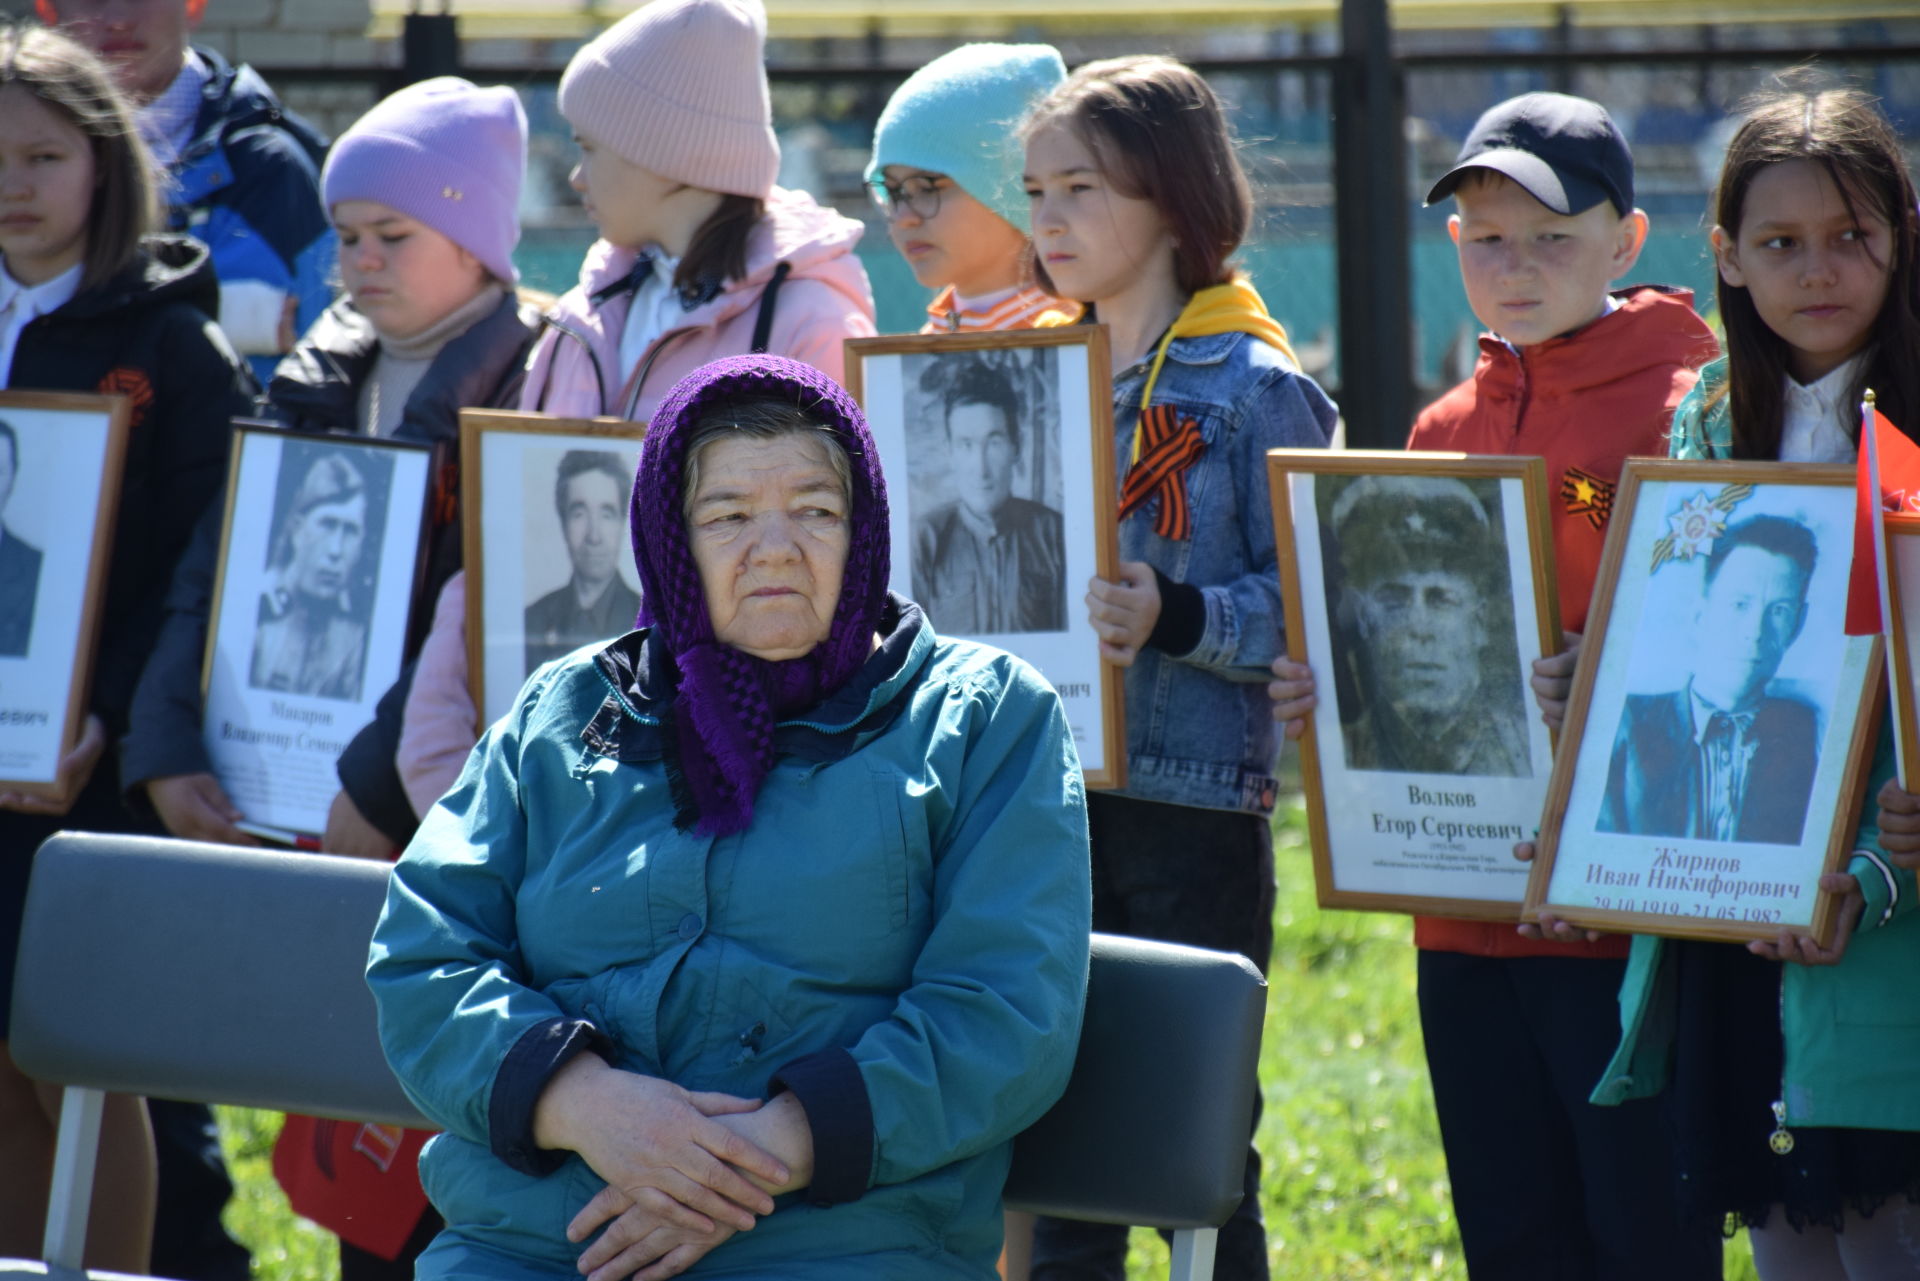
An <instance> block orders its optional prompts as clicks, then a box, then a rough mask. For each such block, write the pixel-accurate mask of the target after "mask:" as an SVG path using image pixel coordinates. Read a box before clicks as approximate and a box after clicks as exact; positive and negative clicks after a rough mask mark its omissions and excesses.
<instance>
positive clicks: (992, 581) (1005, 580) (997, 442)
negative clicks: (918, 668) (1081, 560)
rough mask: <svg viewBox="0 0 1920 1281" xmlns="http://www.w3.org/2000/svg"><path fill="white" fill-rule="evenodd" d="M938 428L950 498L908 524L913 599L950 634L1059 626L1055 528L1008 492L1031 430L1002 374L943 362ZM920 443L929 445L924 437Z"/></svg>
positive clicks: (972, 363) (1061, 544) (1059, 536)
mask: <svg viewBox="0 0 1920 1281" xmlns="http://www.w3.org/2000/svg"><path fill="white" fill-rule="evenodd" d="M951 359H953V360H954V361H955V362H956V364H955V367H954V368H953V369H951V370H943V371H941V373H942V374H944V375H945V376H946V382H945V390H944V392H943V393H942V395H941V399H940V407H941V419H942V421H943V423H944V425H945V432H944V439H943V440H941V441H940V443H942V444H944V445H945V447H946V452H947V458H948V462H949V467H950V470H949V472H948V475H949V476H950V478H951V480H952V484H953V492H954V499H953V501H952V502H949V503H946V504H943V505H941V506H939V507H937V508H935V509H934V510H933V511H931V512H929V513H927V514H926V515H925V516H924V517H922V518H920V519H919V520H917V521H916V522H915V526H914V531H913V566H912V572H913V595H914V599H915V600H917V601H918V602H919V603H920V605H921V607H922V608H923V609H925V610H926V611H927V617H928V618H929V619H930V620H931V621H932V622H933V625H934V626H935V627H938V628H940V629H941V630H943V631H947V632H953V633H957V634H960V635H969V634H980V633H986V634H989V635H991V634H993V633H998V632H1057V631H1063V630H1065V628H1066V626H1067V561H1066V532H1065V522H1064V521H1063V520H1062V519H1061V515H1060V513H1059V512H1057V511H1055V510H1054V509H1053V508H1051V507H1049V506H1047V505H1046V504H1045V503H1039V502H1035V501H1033V500H1032V499H1029V498H1022V497H1020V496H1019V495H1017V494H1015V493H1014V492H1013V488H1014V476H1015V473H1016V471H1017V469H1018V468H1019V466H1020V462H1021V458H1022V456H1023V453H1024V451H1025V450H1026V449H1027V448H1028V447H1029V446H1030V445H1031V444H1032V443H1033V442H1032V441H1031V439H1030V437H1031V432H1030V431H1029V430H1028V428H1029V427H1030V426H1031V424H1029V423H1027V422H1026V418H1027V414H1026V411H1025V407H1024V406H1023V405H1022V403H1021V397H1020V395H1019V393H1018V392H1017V391H1016V389H1015V387H1014V384H1013V381H1012V379H1011V378H1010V377H1009V376H1008V374H1007V372H1006V370H1005V369H1003V368H1000V367H998V366H995V365H991V364H988V363H987V362H985V361H983V360H978V359H964V360H963V359H961V358H957V357H956V358H951ZM928 443H929V444H932V443H933V438H932V437H931V436H930V437H929V440H928Z"/></svg>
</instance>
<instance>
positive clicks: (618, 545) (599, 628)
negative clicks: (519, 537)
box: [526, 449, 640, 672]
mask: <svg viewBox="0 0 1920 1281" xmlns="http://www.w3.org/2000/svg"><path fill="white" fill-rule="evenodd" d="M632 485H633V463H632V462H631V461H629V460H628V459H627V458H625V457H623V456H621V455H620V454H616V453H613V452H612V451H610V450H592V449H570V450H568V451H567V452H566V453H565V454H564V455H562V456H561V459H560V466H559V468H558V470H557V471H556V472H555V473H554V481H553V505H554V507H555V509H556V510H557V511H558V513H559V516H560V534H561V536H562V537H563V538H565V539H566V543H567V563H568V565H569V566H570V573H569V575H568V578H567V581H566V582H565V583H564V584H562V585H561V586H559V587H557V588H555V589H554V590H553V591H550V592H548V593H547V594H546V595H544V596H542V597H540V598H539V599H538V600H536V601H534V602H533V603H532V604H531V605H529V606H527V614H526V637H527V671H529V672H531V671H532V670H533V669H534V668H536V667H538V666H540V664H542V663H545V662H548V661H550V660H552V659H556V658H559V657H560V656H561V655H562V654H571V653H572V652H573V651H574V650H576V649H579V648H580V647H581V646H582V645H586V644H589V643H591V642H593V641H607V640H612V639H613V638H614V637H616V636H624V635H625V634H626V633H628V632H630V631H632V630H633V621H634V616H635V615H636V614H638V613H639V612H640V593H638V592H636V591H634V590H633V588H631V587H629V586H627V584H626V583H625V581H623V580H622V579H621V577H620V562H621V561H623V560H626V559H627V556H628V547H627V491H628V490H629V489H630V488H631V487H632ZM529 516H532V513H529ZM526 542H527V546H528V547H529V548H534V547H538V546H541V545H542V541H541V540H540V539H537V538H534V537H529V538H528V539H527V540H526ZM548 581H549V582H551V581H552V580H551V579H549V580H548Z"/></svg>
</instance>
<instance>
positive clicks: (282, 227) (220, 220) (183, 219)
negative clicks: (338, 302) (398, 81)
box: [164, 49, 335, 385]
mask: <svg viewBox="0 0 1920 1281" xmlns="http://www.w3.org/2000/svg"><path fill="white" fill-rule="evenodd" d="M195 52H196V53H198V54H199V55H200V57H201V58H202V59H204V60H205V61H206V64H207V67H208V68H209V70H210V71H211V72H212V74H211V75H210V76H209V78H208V80H207V83H206V87H205V88H204V89H203V90H202V91H201V101H200V114H199V117H198V118H197V119H196V120H195V121H194V125H193V135H192V137H191V138H190V139H189V140H188V141H187V144H186V145H185V146H184V147H182V148H181V149H180V155H179V157H178V159H176V160H175V161H174V163H173V165H172V168H171V170H170V171H169V172H170V175H171V178H172V182H171V184H170V185H169V187H168V189H167V191H166V192H165V193H164V194H165V198H166V201H167V220H168V224H169V225H170V226H171V227H172V229H173V230H175V231H185V232H189V233H191V234H192V235H193V236H194V237H196V238H197V239H199V240H201V241H204V242H205V243H206V245H207V247H208V248H209V249H211V250H212V251H213V269H214V273H215V274H216V275H218V276H219V278H220V325H221V328H223V329H224V330H226V333H227V337H228V338H229V340H231V341H232V343H233V345H234V347H235V349H236V350H238V351H239V352H240V353H241V354H242V355H244V356H246V357H247V358H248V359H249V360H250V361H251V362H252V364H253V370H254V375H255V376H256V377H257V378H258V379H259V380H260V382H261V383H262V384H263V385H264V384H265V383H266V382H267V380H268V379H270V378H272V377H273V368H274V365H275V364H276V363H277V362H278V361H279V358H280V352H281V348H280V345H279V339H278V332H279V328H280V308H281V306H282V305H283V304H284V302H285V300H286V299H287V297H289V296H291V297H292V298H293V299H294V301H295V314H294V323H293V332H294V333H296V334H303V333H305V332H306V331H307V326H309V325H311V324H312V323H313V322H314V321H315V320H318V319H319V318H320V313H321V312H323V311H325V310H326V309H327V304H328V303H330V302H331V301H332V300H333V286H332V284H331V281H332V279H333V276H334V253H335V249H334V237H333V227H332V224H331V223H330V222H329V220H328V218H327V211H326V209H325V208H324V207H323V206H322V205H321V202H320V162H321V160H322V158H323V157H324V156H325V154H326V149H327V141H326V139H325V138H324V137H322V136H321V135H320V134H319V133H317V132H316V131H315V130H314V129H313V127H312V126H311V125H309V124H307V122H306V121H304V120H302V119H300V117H298V116H296V115H294V114H292V113H291V112H289V111H287V110H286V108H284V107H282V106H281V105H280V100H279V99H278V98H276V97H274V95H273V90H271V89H269V88H267V84H266V81H264V80H262V79H261V78H260V76H259V74H258V73H256V72H255V71H254V70H253V68H252V67H248V66H239V67H235V66H232V65H231V64H229V63H228V62H227V61H226V60H225V59H223V58H222V57H221V56H220V55H219V54H217V53H215V52H213V51H212V50H210V49H196V50H195Z"/></svg>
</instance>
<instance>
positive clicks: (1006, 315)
mask: <svg viewBox="0 0 1920 1281" xmlns="http://www.w3.org/2000/svg"><path fill="white" fill-rule="evenodd" d="M1079 310H1080V307H1079V304H1078V303H1072V302H1067V301H1065V300H1064V299H1060V298H1055V297H1054V296H1053V295H1052V294H1050V293H1047V292H1046V291H1045V290H1043V289H1040V288H1037V287H1035V286H1033V285H1022V286H1021V287H1020V288H1018V289H1016V290H1014V291H1013V292H1012V293H1010V294H1006V295H1003V296H1001V297H1000V298H998V299H996V300H995V301H994V302H993V303H991V304H990V305H988V306H985V307H976V306H974V305H972V304H962V303H961V302H959V300H958V299H957V298H956V297H955V295H954V292H953V286H952V285H948V286H947V287H946V288H945V289H942V290H941V291H940V296H939V297H937V298H935V299H934V300H933V301H932V302H931V303H928V304H927V323H926V324H925V325H923V326H921V328H920V332H921V333H923V334H948V333H975V332H978V331H981V330H989V329H1033V328H1036V327H1038V326H1039V325H1040V324H1041V322H1042V321H1043V320H1047V319H1049V318H1055V319H1053V321H1052V323H1054V324H1061V323H1069V324H1070V323H1072V321H1073V320H1074V318H1076V317H1077V316H1078V314H1079ZM1057 317H1064V318H1065V319H1064V320H1061V319H1057Z"/></svg>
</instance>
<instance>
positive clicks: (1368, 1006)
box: [220, 801, 1754, 1281]
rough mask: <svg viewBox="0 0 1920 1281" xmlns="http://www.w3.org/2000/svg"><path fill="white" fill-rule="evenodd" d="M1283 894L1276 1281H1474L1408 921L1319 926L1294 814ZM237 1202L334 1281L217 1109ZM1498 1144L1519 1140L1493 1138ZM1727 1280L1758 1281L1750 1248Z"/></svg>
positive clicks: (1272, 1026)
mask: <svg viewBox="0 0 1920 1281" xmlns="http://www.w3.org/2000/svg"><path fill="white" fill-rule="evenodd" d="M1274 841H1275V851H1276V855H1277V858H1276V866H1277V873H1278V879H1279V883H1280V886H1279V895H1278V901H1277V903H1276V906H1275V911H1274V955H1273V966H1272V972H1271V984H1272V990H1271V992H1270V993H1269V996H1268V1000H1267V1025H1266V1040H1265V1043H1264V1045H1263V1047H1262V1050H1261V1055H1260V1059H1261V1076H1260V1079H1261V1084H1262V1086H1263V1088H1264V1091H1265V1095H1266V1112H1265V1115H1264V1116H1263V1118H1262V1119H1261V1123H1260V1133H1259V1137H1258V1143H1259V1147H1260V1151H1261V1155H1262V1156H1263V1157H1264V1158H1265V1161H1266V1172H1265V1178H1264V1181H1263V1192H1264V1201H1265V1205H1264V1209H1265V1212H1266V1219H1267V1231H1268V1243H1269V1247H1270V1249H1271V1251H1272V1255H1273V1275H1274V1276H1275V1278H1277V1279H1279V1278H1284V1279H1286V1281H1295V1279H1297V1281H1442V1279H1444V1281H1465V1278H1466V1275H1467V1272H1466V1267H1465V1265H1464V1263H1463V1262H1462V1261H1461V1256H1460V1242H1459V1233H1458V1230H1457V1228H1456V1226H1455V1224H1454V1220H1453V1202H1452V1197H1451V1195H1450V1193H1449V1191H1448V1187H1447V1169H1446V1162H1445V1159H1444V1158H1443V1157H1442V1155H1441V1151H1440V1133H1439V1129H1438V1127H1437V1125H1436V1124H1435V1122H1434V1116H1433V1096H1432V1094H1431V1093H1430V1092H1429V1090H1428V1088H1427V1077H1426V1070H1425V1066H1424V1061H1423V1056H1422V1051H1421V1047H1420V1020H1419V1013H1418V1010H1417V1008H1416V1006H1415V1002H1414V979H1413V962H1414V951H1413V944H1412V933H1413V931H1412V925H1411V923H1410V922H1409V920H1408V919H1407V918H1406V917H1402V916H1392V915H1387V914H1384V913H1382V914H1370V913H1361V912H1323V911H1321V910H1320V909H1319V907H1317V906H1316V905H1315V903H1314V893H1313V867H1312V862H1311V860H1310V858H1309V856H1308V851H1307V846H1306V831H1305V820H1304V819H1303V818H1302V813H1301V810H1300V808H1299V805H1298V803H1297V801H1296V802H1295V803H1294V804H1293V805H1291V806H1288V807H1286V808H1285V809H1284V810H1283V812H1282V814H1281V816H1280V818H1279V821H1278V822H1277V823H1276V824H1275V833H1274ZM220 1117H221V1128H222V1131H223V1134H224V1137H225V1140H226V1144H227V1155H228V1160H229V1162H230V1163H231V1165H232V1170H233V1176H234V1182H235V1184H236V1186H237V1187H238V1189H239V1191H238V1193H237V1195H236V1196H235V1198H234V1203H233V1205H232V1206H231V1207H230V1208H229V1209H228V1211H227V1224H228V1228H229V1230H231V1231H232V1232H233V1233H234V1235H235V1236H237V1237H238V1238H240V1239H241V1240H242V1241H244V1242H245V1243H246V1244H247V1245H248V1246H249V1247H251V1248H252V1250H253V1252H254V1276H255V1277H257V1278H260V1279H261V1281H335V1279H336V1278H337V1276H338V1264H337V1261H336V1257H335V1254H334V1246H333V1238H332V1237H331V1236H329V1235H328V1234H326V1233H324V1232H321V1231H319V1230H318V1229H316V1228H313V1227H312V1226H310V1225H306V1224H302V1223H301V1222H300V1221H298V1220H296V1219H295V1218H294V1217H293V1216H292V1214H291V1213H290V1212H289V1211H288V1209H287V1203H286V1198H285V1197H283V1196H282V1195H281V1194H280V1189H279V1187H278V1186H277V1185H276V1184H275V1183H274V1182H273V1172H272V1169H271V1162H270V1158H271V1153H272V1149H273V1138H274V1135H275V1133H276V1132H277V1131H278V1129H279V1121H280V1118H279V1117H278V1116H275V1115H273V1114H270V1113H263V1112H251V1111H246V1110H243V1109H237V1108H223V1109H220ZM1489 1141H1490V1142H1510V1141H1514V1140H1512V1139H1511V1138H1510V1137H1508V1136H1489ZM1166 1259H1167V1254H1166V1248H1165V1247H1164V1246H1163V1245H1162V1244H1161V1242H1160V1239H1159V1237H1157V1236H1156V1235H1154V1234H1153V1233H1151V1232H1135V1233H1134V1234H1133V1244H1132V1250H1131V1254H1130V1257H1129V1259H1128V1269H1127V1271H1128V1275H1129V1277H1130V1278H1142V1279H1144V1278H1148V1277H1164V1276H1165V1275H1166ZM1726 1275H1727V1277H1728V1278H1730V1279H1732V1281H1752V1279H1753V1277H1754V1272H1753V1265H1752V1263H1751V1261H1750V1259H1749V1257H1748V1253H1747V1247H1746V1240H1745V1238H1744V1237H1742V1238H1739V1239H1737V1240H1735V1241H1733V1242H1730V1243H1729V1246H1728V1250H1727V1266H1726Z"/></svg>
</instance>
